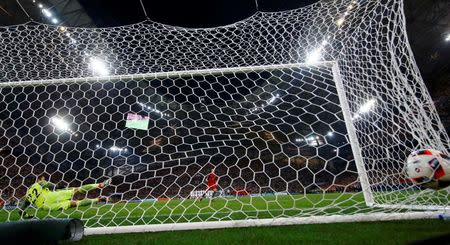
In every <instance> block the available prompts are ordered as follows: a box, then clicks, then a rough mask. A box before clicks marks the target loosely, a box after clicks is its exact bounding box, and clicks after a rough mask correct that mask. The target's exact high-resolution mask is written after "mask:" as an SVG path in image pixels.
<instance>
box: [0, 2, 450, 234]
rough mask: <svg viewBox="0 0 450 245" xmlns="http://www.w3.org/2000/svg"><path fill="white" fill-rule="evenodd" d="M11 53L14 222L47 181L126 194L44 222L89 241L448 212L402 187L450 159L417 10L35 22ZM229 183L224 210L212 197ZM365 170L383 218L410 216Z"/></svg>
mask: <svg viewBox="0 0 450 245" xmlns="http://www.w3.org/2000/svg"><path fill="white" fill-rule="evenodd" d="M143 9H144V11H145V8H143ZM0 43H1V45H0V74H2V75H1V76H0V91H1V93H0V108H1V109H0V119H1V123H2V127H1V128H0V131H1V134H0V135H1V136H0V144H1V147H2V148H1V151H0V155H1V158H0V161H1V164H0V191H1V195H2V199H4V200H6V201H7V204H9V206H8V205H7V207H9V208H8V209H4V210H1V211H0V220H1V221H7V220H17V219H18V218H19V217H18V215H17V214H16V204H17V201H18V200H19V199H20V198H22V197H23V196H24V195H25V192H26V190H27V188H28V187H29V186H30V185H31V183H33V182H34V180H35V178H36V177H37V176H39V175H41V174H47V175H48V176H49V180H50V181H51V182H54V183H58V184H62V185H63V186H66V187H74V186H80V185H82V184H90V183H97V182H101V181H104V180H105V179H107V178H112V184H111V185H110V186H108V187H106V188H104V189H101V190H93V191H91V192H88V194H84V195H80V196H75V197H74V198H83V197H91V198H92V197H96V196H99V195H105V196H112V197H114V198H116V199H117V200H119V201H121V202H120V203H118V204H112V205H94V206H89V207H76V208H74V209H68V210H66V211H63V212H61V211H58V212H56V211H45V210H42V209H34V211H33V212H34V214H35V215H37V216H38V217H61V216H64V217H65V216H70V217H73V216H76V217H80V218H82V219H84V220H85V221H86V222H87V225H88V226H89V227H94V226H122V225H136V224H154V223H179V222H203V221H212V220H219V221H220V220H230V219H254V218H258V219H259V218H277V217H308V216H316V215H332V214H346V215H351V214H359V213H371V212H372V213H376V212H399V211H405V210H406V211H411V210H412V208H411V206H422V207H431V208H433V207H445V206H447V205H448V191H447V190H442V191H437V192H430V191H428V190H423V189H422V188H420V187H418V186H415V185H414V184H412V183H410V182H408V181H407V180H405V177H404V176H402V168H403V164H404V161H405V159H406V157H407V156H408V155H409V153H411V152H412V151H413V150H415V149H419V148H432V149H439V150H442V151H444V152H446V149H449V148H450V147H449V146H450V140H449V137H448V135H447V134H446V132H445V129H444V128H443V126H442V123H441V122H440V119H439V117H438V114H437V112H436V110H435V108H434V105H433V103H432V100H431V97H430V95H429V93H428V91H427V90H426V87H425V85H424V83H423V80H422V78H421V76H420V73H419V70H418V68H417V66H416V64H415V61H414V57H413V55H412V52H411V49H410V47H409V44H408V40H407V35H406V27H405V16H404V13H403V1H401V0H389V1H387V0H382V1H366V0H359V1H349V0H340V1H320V2H318V3H316V4H312V5H309V6H307V7H303V8H300V9H295V10H289V11H283V12H270V13H269V12H257V13H256V14H255V15H253V16H251V17H249V18H247V19H245V20H242V21H239V22H237V23H234V24H231V25H228V26H221V27H215V28H207V29H189V28H182V27H175V26H168V25H164V24H161V23H156V22H152V21H150V20H146V21H144V22H141V23H137V24H132V25H128V26H120V27H112V28H77V27H63V26H53V25H45V24H36V23H29V24H23V25H16V26H7V27H0ZM330 64H333V65H335V67H338V68H339V74H337V73H336V72H335V71H334V70H333V69H332V67H331V66H330ZM336 77H338V78H339V80H340V81H341V82H342V85H343V91H340V92H341V93H342V95H344V97H345V98H346V99H345V101H342V100H341V99H340V97H339V91H338V89H337V86H336V82H337V81H336ZM341 98H342V97H341ZM342 103H345V104H346V105H347V107H348V115H350V118H347V119H346V118H345V117H344V112H343V109H342V108H343V107H342ZM128 116H129V117H130V118H127V117H128ZM139 116H140V117H139ZM136 117H139V118H140V119H141V123H142V121H144V125H145V123H147V125H146V128H145V129H142V128H140V127H142V126H137V125H138V124H136V123H137V122H136V121H133V119H132V118H136ZM55 118H56V119H55ZM55 120H61V121H64V122H67V124H64V125H65V126H64V127H63V129H62V128H61V124H59V125H56V124H55ZM346 120H347V122H348V121H349V120H350V125H352V127H353V128H354V132H355V135H356V139H357V144H356V145H357V146H358V148H357V149H355V146H356V145H355V144H352V142H350V139H349V137H348V128H347V127H346ZM146 121H148V122H146ZM57 122H58V121H57ZM130 124H131V125H132V126H130ZM139 125H141V124H139ZM353 143H354V142H353ZM352 147H353V149H352ZM355 151H356V152H359V153H360V155H361V166H362V168H361V169H358V168H357V164H356V163H355V157H354V152H355ZM447 153H448V152H447ZM213 169H215V174H216V175H217V181H216V183H217V187H218V191H217V193H214V195H216V194H217V195H218V196H217V197H213V196H212V195H213V193H212V192H211V191H206V190H207V188H208V184H207V179H208V175H209V174H210V172H211V171H212V170H213ZM361 171H363V172H364V174H365V175H366V176H367V177H364V178H366V179H367V183H368V187H367V189H366V190H364V191H365V192H366V193H369V195H370V196H371V197H372V198H373V203H374V204H375V205H377V204H378V205H392V207H393V208H391V209H381V208H375V207H371V206H367V205H366V201H367V200H366V201H365V200H364V197H363V190H362V189H363V188H362V187H361ZM205 191H206V192H207V195H206V196H205V198H206V199H207V200H202V201H200V200H198V199H199V198H200V197H201V196H202V195H203V194H204V193H205ZM74 210H75V211H74Z"/></svg>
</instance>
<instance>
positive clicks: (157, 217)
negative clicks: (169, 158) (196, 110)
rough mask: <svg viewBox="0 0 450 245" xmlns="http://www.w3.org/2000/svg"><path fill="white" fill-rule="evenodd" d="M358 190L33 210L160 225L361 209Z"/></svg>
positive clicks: (3, 215)
mask: <svg viewBox="0 0 450 245" xmlns="http://www.w3.org/2000/svg"><path fill="white" fill-rule="evenodd" d="M368 210H373V209H369V208H367V207H366V206H365V205H364V202H363V196H362V194H361V193H325V194H307V195H303V194H302V195H300V194H299V195H280V196H255V197H251V196H246V197H228V198H216V199H215V200H214V201H210V200H209V199H205V200H203V201H201V202H200V201H196V200H194V199H173V200H167V201H156V202H141V203H118V204H112V205H94V206H92V207H80V208H77V209H69V210H66V211H63V212H61V211H52V212H49V211H45V210H29V211H28V212H29V213H32V211H34V212H35V213H34V215H35V216H36V217H38V218H68V217H71V218H79V219H81V220H83V221H84V222H85V225H86V226H87V227H98V226H117V225H133V224H163V223H179V222H196V221H217V220H236V219H246V218H273V217H292V216H296V217H298V216H310V215H326V214H336V213H354V212H364V211H368ZM18 219H19V216H18V213H17V212H15V211H6V210H1V211H0V222H4V221H7V220H10V221H11V220H18Z"/></svg>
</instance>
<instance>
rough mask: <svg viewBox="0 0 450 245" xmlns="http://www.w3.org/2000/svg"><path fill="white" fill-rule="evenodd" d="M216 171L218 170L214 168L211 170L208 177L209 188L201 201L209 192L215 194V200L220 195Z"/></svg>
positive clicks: (213, 195)
mask: <svg viewBox="0 0 450 245" xmlns="http://www.w3.org/2000/svg"><path fill="white" fill-rule="evenodd" d="M215 169H216V168H213V169H212V170H211V173H209V174H208V177H207V179H208V188H207V189H206V191H205V193H203V195H202V197H200V201H201V200H202V199H203V198H204V197H205V196H206V194H207V193H208V192H209V191H212V192H213V194H212V197H213V198H214V197H216V196H217V195H218V194H219V190H218V188H217V175H216V173H215Z"/></svg>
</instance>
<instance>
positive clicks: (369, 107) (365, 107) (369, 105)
mask: <svg viewBox="0 0 450 245" xmlns="http://www.w3.org/2000/svg"><path fill="white" fill-rule="evenodd" d="M376 102H377V100H376V99H370V100H368V101H367V102H366V103H364V104H363V105H362V106H361V108H359V113H367V112H369V111H371V110H372V109H373V107H374V106H375V103H376Z"/></svg>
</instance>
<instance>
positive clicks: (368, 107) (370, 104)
mask: <svg viewBox="0 0 450 245" xmlns="http://www.w3.org/2000/svg"><path fill="white" fill-rule="evenodd" d="M376 102H377V100H376V99H370V100H368V101H367V102H366V103H364V104H363V105H362V106H361V107H360V108H359V110H358V112H357V113H356V114H355V115H354V116H353V117H352V120H356V119H358V118H360V117H361V114H365V113H368V112H370V111H371V110H372V109H373V108H374V107H375V104H376Z"/></svg>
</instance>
